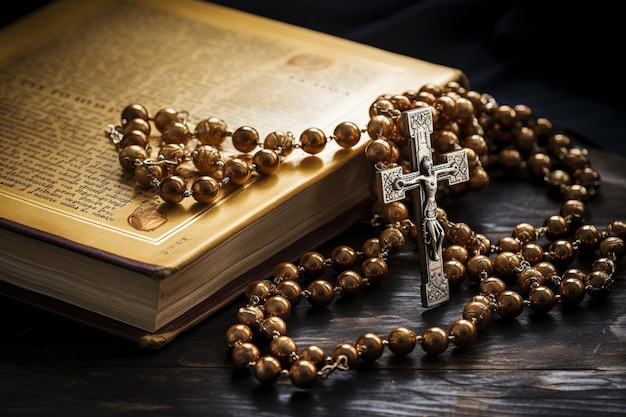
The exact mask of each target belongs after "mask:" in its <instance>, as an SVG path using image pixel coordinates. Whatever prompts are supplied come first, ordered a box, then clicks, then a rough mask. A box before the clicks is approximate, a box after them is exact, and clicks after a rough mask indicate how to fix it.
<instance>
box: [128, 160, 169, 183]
mask: <svg viewBox="0 0 626 417" xmlns="http://www.w3.org/2000/svg"><path fill="white" fill-rule="evenodd" d="M166 174H167V171H166V169H165V167H164V166H163V165H145V164H141V165H137V166H136V167H135V173H134V176H135V179H136V180H137V182H138V183H139V185H141V186H142V187H144V188H149V187H153V186H154V183H155V182H156V183H159V182H161V181H162V180H163V178H165V175H166Z"/></svg>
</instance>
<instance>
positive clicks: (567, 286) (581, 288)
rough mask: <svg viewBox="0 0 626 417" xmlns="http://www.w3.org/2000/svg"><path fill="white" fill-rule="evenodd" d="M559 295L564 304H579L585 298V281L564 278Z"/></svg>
mask: <svg viewBox="0 0 626 417" xmlns="http://www.w3.org/2000/svg"><path fill="white" fill-rule="evenodd" d="M583 275H584V274H583ZM559 295H560V297H561V302H562V303H563V304H568V305H573V304H579V303H580V302H582V301H583V299H584V298H585V284H584V283H583V280H582V279H580V278H575V277H568V278H565V277H564V278H563V280H562V281H561V284H560V285H559Z"/></svg>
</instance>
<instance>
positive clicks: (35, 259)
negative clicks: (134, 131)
mask: <svg viewBox="0 0 626 417" xmlns="http://www.w3.org/2000/svg"><path fill="white" fill-rule="evenodd" d="M0 40H1V44H2V48H1V50H0V79H1V85H2V98H3V100H2V101H1V102H0V115H1V116H2V117H1V118H0V124H1V125H2V129H0V144H1V146H2V155H1V156H0V158H1V159H2V164H0V241H1V242H2V244H1V247H0V292H1V293H2V294H4V295H6V296H9V297H13V298H16V299H19V300H22V301H24V302H28V303H32V304H34V305H37V306H39V307H41V308H44V309H47V310H50V311H53V312H55V313H58V314H62V315H65V316H68V317H70V318H72V319H75V320H79V321H82V322H84V323H87V324H89V325H93V326H97V327H99V328H101V329H103V330H105V331H108V332H111V333H113V334H115V335H118V336H120V337H124V338H127V339H130V340H132V341H134V342H136V343H138V344H139V345H140V346H143V347H149V348H160V347H162V346H164V345H165V344H167V343H169V342H170V341H171V340H173V339H174V338H175V337H176V336H177V335H179V334H180V333H181V332H183V331H185V330H187V329H189V328H191V327H192V326H193V325H195V324H197V323H198V322H200V321H201V320H203V319H204V318H206V317H208V316H209V315H210V314H212V313H214V312H215V311H217V310H218V309H219V308H221V307H222V306H224V305H225V304H227V303H229V302H231V301H232V300H234V298H236V297H238V296H240V294H241V291H242V290H243V288H245V285H246V284H247V283H248V282H250V281H251V280H253V279H259V278H267V277H268V276H270V275H271V271H272V268H273V267H274V266H275V265H276V264H277V263H278V262H281V261H291V260H294V259H293V257H295V256H297V255H299V254H301V253H303V251H306V250H312V249H314V248H315V247H317V246H319V245H321V244H323V243H324V242H326V241H328V240H329V239H331V238H333V237H336V236H337V235H338V234H339V233H341V232H342V231H344V230H346V229H347V228H348V227H350V226H351V225H352V224H354V222H356V221H359V220H364V219H366V218H368V216H369V214H370V213H369V205H370V201H369V198H370V195H371V193H370V189H371V181H372V179H373V175H374V171H373V168H372V167H371V164H370V163H369V162H368V161H367V160H366V159H365V157H364V152H363V151H364V148H365V146H366V143H367V141H368V140H369V137H368V136H367V134H366V133H364V134H363V135H362V137H361V140H360V141H359V143H358V144H357V145H356V146H354V147H353V148H351V149H344V148H341V147H340V146H338V145H337V143H335V142H333V141H330V142H329V143H328V145H327V146H326V148H325V149H324V150H323V151H322V152H320V153H318V154H315V155H307V154H305V153H304V152H298V150H296V151H294V152H293V153H291V154H290V155H288V156H286V157H285V158H284V160H283V161H282V163H281V166H280V167H279V168H278V171H277V172H276V173H275V174H274V175H272V176H267V177H263V176H259V175H254V176H252V177H251V178H250V179H249V180H248V181H247V182H246V183H245V184H243V185H242V186H240V187H233V188H230V189H228V191H227V192H225V193H224V195H223V196H222V197H220V199H219V200H217V201H216V202H214V203H212V204H204V205H203V204H197V203H195V202H194V201H193V199H191V198H189V199H186V200H185V201H183V202H181V203H180V204H175V205H173V204H167V203H165V202H163V201H162V200H160V199H159V196H158V194H157V193H155V192H154V190H149V189H146V188H143V187H141V186H139V185H138V184H137V183H136V181H135V180H134V178H133V177H132V175H129V174H128V173H125V172H124V170H123V169H122V168H121V167H120V163H119V161H118V155H117V150H116V149H115V147H114V145H113V144H112V143H111V142H110V140H109V139H108V138H107V137H106V135H105V133H104V132H105V128H106V126H107V125H110V124H112V123H113V124H115V123H119V120H120V113H121V111H122V109H123V108H125V107H126V106H127V105H128V104H131V103H141V104H142V105H144V106H145V107H146V108H148V109H151V112H156V111H157V110H159V109H162V108H170V107H171V108H176V109H179V110H181V111H184V112H185V114H187V115H188V117H189V119H192V120H195V121H199V120H201V119H203V118H207V117H219V118H221V119H223V120H225V121H226V122H227V123H228V126H229V128H236V127H238V126H253V127H254V128H255V129H257V130H258V131H259V133H260V135H261V137H264V136H265V135H267V134H269V133H271V132H274V131H284V132H293V134H294V136H295V137H298V135H299V134H300V132H302V131H303V130H305V129H308V128H311V127H316V128H319V129H321V130H322V131H324V132H330V133H328V134H329V135H330V134H331V133H332V131H333V128H334V127H335V126H336V125H337V124H338V123H340V122H343V121H351V122H354V123H356V124H357V125H358V126H359V127H362V128H363V127H365V126H366V124H367V121H368V120H369V114H368V109H369V106H370V105H371V103H372V102H373V101H374V100H375V99H376V97H378V96H379V95H380V94H381V93H385V92H389V93H398V92H402V91H403V90H402V89H404V88H406V86H414V87H415V89H418V88H419V87H421V86H422V85H423V84H425V83H437V84H441V85H443V84H445V83H447V82H449V81H453V80H459V79H461V78H462V77H463V74H462V73H461V72H460V71H459V70H457V69H454V68H448V67H444V66H440V65H436V64H433V63H430V62H425V61H422V60H419V59H415V58H410V57H405V56H401V55H397V54H393V53H390V52H387V51H383V50H379V49H376V48H372V47H369V46H365V45H361V44H357V43H354V42H351V41H348V40H345V39H339V38H336V37H333V36H330V35H326V34H322V33H317V32H314V31H311V30H308V29H304V28H299V27H295V26H292V25H289V24H286V23H281V22H277V21H273V20H270V19H266V18H262V17H259V16H254V15H251V14H247V13H245V12H241V11H236V10H232V9H229V8H226V7H223V6H218V5H214V4H210V3H206V2H199V1H194V0H176V1H171V0H167V1H165V0H158V1H152V0H150V1H142V0H96V1H90V2H82V1H79V0H61V1H57V2H53V3H50V4H49V5H47V6H45V7H44V8H42V9H40V10H37V11H36V12H34V13H32V14H31V15H29V16H27V17H25V18H23V19H21V20H19V21H17V22H15V23H13V24H11V25H9V26H7V27H6V28H4V29H3V30H2V32H1V33H0Z"/></svg>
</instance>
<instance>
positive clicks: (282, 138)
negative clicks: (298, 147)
mask: <svg viewBox="0 0 626 417" xmlns="http://www.w3.org/2000/svg"><path fill="white" fill-rule="evenodd" d="M263 147H264V148H266V149H271V150H273V151H276V152H277V153H278V154H279V155H280V156H282V157H287V156H289V155H291V152H293V150H294V144H293V138H292V137H291V135H289V134H287V133H285V132H280V131H275V132H271V133H270V134H268V135H267V136H266V137H265V140H264V141H263Z"/></svg>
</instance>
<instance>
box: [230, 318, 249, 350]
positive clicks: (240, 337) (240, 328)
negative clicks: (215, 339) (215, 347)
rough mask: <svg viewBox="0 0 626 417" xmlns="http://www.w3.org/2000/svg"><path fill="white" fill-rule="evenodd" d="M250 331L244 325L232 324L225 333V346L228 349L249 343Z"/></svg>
mask: <svg viewBox="0 0 626 417" xmlns="http://www.w3.org/2000/svg"><path fill="white" fill-rule="evenodd" d="M252 337H253V334H252V330H251V329H250V327H248V326H246V325H245V324H241V323H237V324H233V325H232V326H230V327H229V328H228V330H227V331H226V344H227V345H228V347H233V346H235V345H236V344H237V343H242V342H251V341H252Z"/></svg>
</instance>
